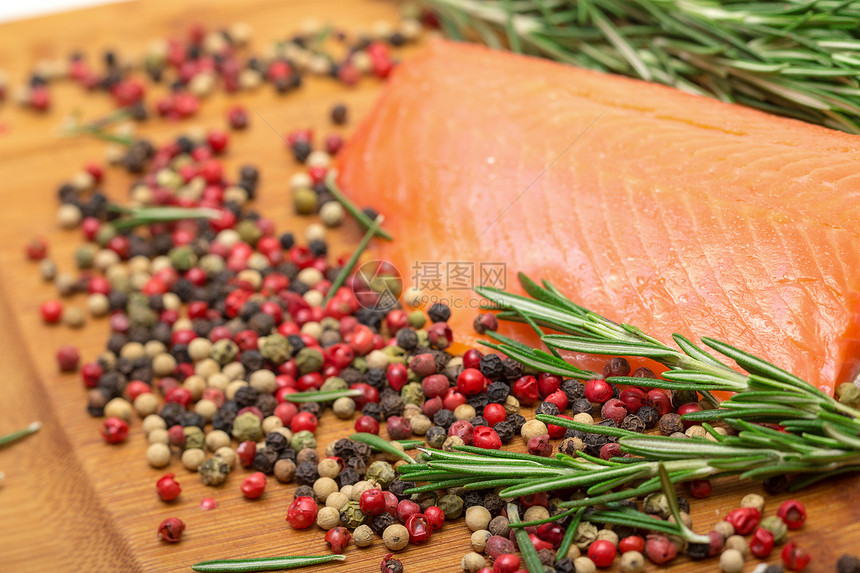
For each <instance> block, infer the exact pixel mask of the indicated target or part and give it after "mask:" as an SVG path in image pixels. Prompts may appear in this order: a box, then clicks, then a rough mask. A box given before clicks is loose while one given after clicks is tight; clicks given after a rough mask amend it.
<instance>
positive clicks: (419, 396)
mask: <svg viewBox="0 0 860 573" xmlns="http://www.w3.org/2000/svg"><path fill="white" fill-rule="evenodd" d="M400 397H401V398H402V399H403V403H404V404H415V405H416V406H420V405H421V404H423V403H424V390H423V389H422V387H421V384H419V383H418V382H410V383H409V384H407V385H405V386H404V387H403V388H401V389H400Z"/></svg>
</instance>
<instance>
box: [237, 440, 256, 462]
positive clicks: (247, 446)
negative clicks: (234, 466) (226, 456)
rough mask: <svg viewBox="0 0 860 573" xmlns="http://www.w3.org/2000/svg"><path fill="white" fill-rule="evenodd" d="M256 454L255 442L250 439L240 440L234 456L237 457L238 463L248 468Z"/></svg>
mask: <svg viewBox="0 0 860 573" xmlns="http://www.w3.org/2000/svg"><path fill="white" fill-rule="evenodd" d="M256 455H257V442H252V441H250V440H248V441H245V442H242V443H241V444H239V446H238V447H237V448H236V456H238V458H239V464H240V465H241V466H242V467H243V468H249V467H251V465H252V464H253V463H254V456H256Z"/></svg>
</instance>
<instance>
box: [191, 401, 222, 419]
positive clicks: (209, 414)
mask: <svg viewBox="0 0 860 573" xmlns="http://www.w3.org/2000/svg"><path fill="white" fill-rule="evenodd" d="M194 412H196V413H197V414H200V415H201V416H202V417H203V420H204V421H206V422H211V421H212V418H214V417H215V414H217V413H218V406H217V405H216V404H215V402H213V401H212V400H207V399H205V398H204V399H203V400H199V401H198V402H197V403H196V404H194Z"/></svg>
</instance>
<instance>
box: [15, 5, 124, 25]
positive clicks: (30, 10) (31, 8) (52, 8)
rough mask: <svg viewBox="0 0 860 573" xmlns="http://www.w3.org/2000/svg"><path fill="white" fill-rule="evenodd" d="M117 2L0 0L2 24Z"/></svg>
mask: <svg viewBox="0 0 860 573" xmlns="http://www.w3.org/2000/svg"><path fill="white" fill-rule="evenodd" d="M112 1H115V0H0V22H10V21H12V20H21V19H22V18H32V17H34V16H44V15H45V14H50V13H51V12H62V11H65V10H73V9H75V8H85V7H87V6H97V5H98V4H109V3H110V2H112Z"/></svg>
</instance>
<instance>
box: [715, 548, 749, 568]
mask: <svg viewBox="0 0 860 573" xmlns="http://www.w3.org/2000/svg"><path fill="white" fill-rule="evenodd" d="M743 569H744V556H743V554H741V552H740V551H738V550H736V549H727V550H726V551H723V553H722V555H720V571H722V572H723V573H740V572H741V571H743Z"/></svg>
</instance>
